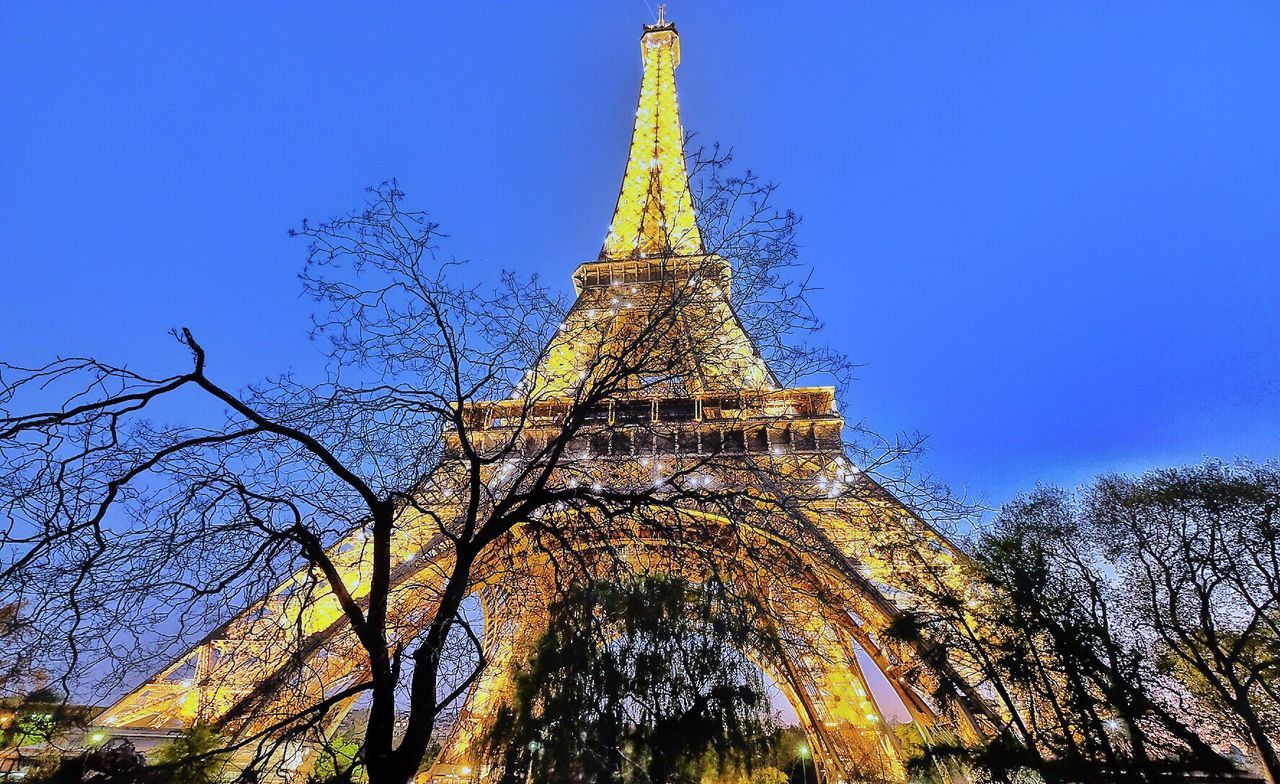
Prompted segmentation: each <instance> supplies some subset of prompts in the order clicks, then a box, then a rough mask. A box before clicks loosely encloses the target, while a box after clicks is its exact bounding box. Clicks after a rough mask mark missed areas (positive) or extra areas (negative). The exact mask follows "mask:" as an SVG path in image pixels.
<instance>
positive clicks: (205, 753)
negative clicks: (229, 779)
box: [152, 724, 228, 784]
mask: <svg viewBox="0 0 1280 784" xmlns="http://www.w3.org/2000/svg"><path fill="white" fill-rule="evenodd" d="M224 746H225V743H224V741H223V740H222V738H220V737H219V736H218V734H217V733H215V732H214V731H213V730H212V729H210V728H209V727H207V726H204V725H202V724H197V725H195V726H194V727H191V728H190V729H189V730H187V731H185V732H183V733H182V734H180V735H179V736H178V737H177V738H175V739H173V740H172V741H170V742H169V743H167V744H165V745H163V746H161V747H160V748H159V749H157V750H156V753H155V756H154V758H153V760H152V762H153V763H154V765H155V768H156V772H157V774H158V776H159V777H160V778H161V779H162V780H163V781H165V782H166V783H167V784H214V782H217V781H220V780H221V778H222V774H223V772H224V771H225V770H226V767H227V761H228V760H227V755H226V753H225V752H224V751H223V749H224Z"/></svg>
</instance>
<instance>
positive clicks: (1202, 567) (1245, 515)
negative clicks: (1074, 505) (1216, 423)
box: [1085, 461, 1280, 784]
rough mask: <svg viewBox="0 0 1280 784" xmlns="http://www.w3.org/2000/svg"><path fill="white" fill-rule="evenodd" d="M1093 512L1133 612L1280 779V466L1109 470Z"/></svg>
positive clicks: (1201, 700)
mask: <svg viewBox="0 0 1280 784" xmlns="http://www.w3.org/2000/svg"><path fill="white" fill-rule="evenodd" d="M1085 512H1086V514H1087V519H1088V521H1089V523H1090V525H1092V526H1093V528H1094V529H1095V530H1096V531H1097V534H1098V537H1099V540H1100V541H1101V542H1103V543H1104V546H1105V550H1106V553H1107V555H1108V556H1109V558H1110V559H1111V561H1112V563H1113V564H1114V565H1115V568H1116V570H1117V573H1118V575H1119V576H1120V578H1121V580H1122V591H1121V593H1120V596H1121V597H1122V598H1123V606H1124V608H1125V610H1126V614H1127V616H1128V618H1130V619H1131V621H1132V623H1134V624H1135V625H1136V626H1137V628H1138V630H1139V631H1140V633H1141V634H1142V636H1143V638H1144V639H1145V640H1146V641H1148V642H1149V644H1150V645H1151V646H1152V648H1153V650H1154V651H1155V653H1156V655H1157V656H1158V657H1159V658H1160V661H1161V663H1162V664H1163V665H1164V666H1165V667H1166V668H1167V669H1168V671H1169V673H1171V674H1172V675H1173V676H1174V677H1176V678H1177V679H1178V680H1179V681H1180V683H1181V684H1182V686H1183V687H1184V689H1185V690H1186V691H1187V692H1189V693H1190V694H1192V695H1194V696H1195V697H1196V698H1197V705H1198V707H1199V708H1200V709H1202V710H1204V711H1205V712H1206V713H1207V715H1208V718H1209V719H1210V720H1211V721H1213V722H1215V723H1217V724H1218V725H1219V726H1222V727H1225V728H1226V729H1227V730H1228V731H1230V732H1232V733H1233V734H1235V735H1236V736H1237V737H1239V738H1241V739H1243V740H1244V741H1245V742H1246V743H1248V744H1249V745H1250V746H1252V747H1253V749H1254V751H1255V754H1256V756H1257V759H1258V762H1259V765H1260V768H1261V770H1262V772H1263V774H1264V776H1265V777H1266V779H1267V781H1269V782H1272V784H1275V782H1280V463H1277V462H1270V463H1263V464H1255V463H1250V462H1246V461H1237V462H1235V463H1231V464H1227V463H1222V462H1217V461H1208V462H1205V463H1203V464H1201V465H1197V466H1188V467H1184V468H1171V469H1165V470H1162V471H1152V472H1150V473H1147V474H1144V475H1142V476H1140V477H1136V478H1133V477H1124V476H1108V477H1103V478H1102V479H1101V480H1099V481H1098V483H1097V484H1096V485H1095V486H1094V487H1093V488H1092V489H1091V490H1090V491H1089V493H1088V495H1087V499H1086V508H1085Z"/></svg>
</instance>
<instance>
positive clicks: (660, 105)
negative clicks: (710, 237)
mask: <svg viewBox="0 0 1280 784" xmlns="http://www.w3.org/2000/svg"><path fill="white" fill-rule="evenodd" d="M640 54H641V56H642V58H643V61H644V78H643V80H642V81H641V84H640V104H639V107H638V108H637V109H636V123H635V129H634V131H633V132H632V134H631V150H630V154H629V155H628V156H627V168H626V173H625V174H624V175H623V178H622V191H621V192H620V193H619V194H618V204H617V206H616V207H615V208H614V213H613V223H611V224H610V225H609V233H608V235H607V236H606V237H605V241H604V248H603V249H601V251H600V257H601V258H602V259H629V258H637V257H639V258H644V257H646V256H656V255H667V254H670V255H676V256H689V255H694V254H698V253H701V252H702V235H701V234H700V233H699V231H698V223H697V218H696V216H695V214H694V208H693V196H692V194H691V193H690V191H689V173H688V171H687V170H686V168H685V162H684V128H683V126H682V125H681V123H680V105H679V102H678V101H677V100H676V66H678V65H679V64H680V36H679V34H678V33H677V32H676V28H675V25H673V24H671V23H670V22H667V21H665V20H662V19H659V21H658V23H657V24H654V25H646V26H645V31H644V35H643V36H641V37H640Z"/></svg>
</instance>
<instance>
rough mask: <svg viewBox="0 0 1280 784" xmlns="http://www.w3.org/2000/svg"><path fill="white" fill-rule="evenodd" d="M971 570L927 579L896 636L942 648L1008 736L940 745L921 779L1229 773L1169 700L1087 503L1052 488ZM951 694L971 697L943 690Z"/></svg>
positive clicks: (921, 766)
mask: <svg viewBox="0 0 1280 784" xmlns="http://www.w3.org/2000/svg"><path fill="white" fill-rule="evenodd" d="M970 555H971V559H970V560H969V562H968V563H967V564H966V568H967V570H968V573H969V581H968V582H967V583H965V584H963V585H956V584H954V583H948V582H945V581H942V580H935V579H931V577H932V575H930V574H929V573H927V572H922V573H921V574H920V576H919V579H918V580H917V589H918V592H919V594H920V595H922V596H923V597H925V598H926V601H924V602H922V603H921V604H920V606H919V607H918V608H917V610H916V611H915V612H913V613H911V614H910V615H907V616H904V617H903V618H902V619H900V623H899V624H898V626H897V628H896V629H895V630H894V633H895V634H897V635H898V636H900V637H903V638H915V639H919V636H920V635H921V634H922V633H925V632H927V633H928V634H929V635H930V636H931V637H932V638H934V639H939V640H943V641H944V642H945V643H946V650H944V651H940V653H939V655H946V656H950V657H953V658H956V659H960V660H963V661H965V662H966V663H967V664H968V665H969V666H972V667H974V668H975V669H976V671H977V672H978V673H980V675H981V679H982V684H983V687H984V688H986V689H988V690H989V691H990V693H992V694H994V695H996V696H997V697H998V704H999V706H1000V708H1001V717H1002V719H1003V723H1001V724H998V725H997V727H996V733H995V735H994V737H993V738H992V739H991V740H990V741H989V742H988V743H986V744H985V745H981V746H979V747H977V748H974V747H966V746H964V745H963V744H959V743H957V742H955V740H954V739H941V740H938V741H935V742H931V743H928V744H924V745H922V746H921V747H919V748H918V749H917V755H916V760H915V762H914V764H913V765H912V770H913V772H915V773H917V774H920V775H926V774H928V775H932V774H933V773H935V772H937V771H939V770H940V769H941V770H946V769H947V766H948V765H949V764H952V762H951V761H954V760H957V759H959V760H963V761H964V762H965V763H967V764H970V765H974V766H976V767H979V768H981V769H983V770H985V771H986V773H987V774H988V775H990V776H991V777H993V778H995V779H996V780H1002V781H1012V780H1015V779H1016V778H1018V777H1019V776H1020V775H1022V774H1023V773H1024V772H1026V771H1035V772H1036V773H1038V774H1039V775H1040V776H1041V777H1043V778H1044V779H1045V780H1048V781H1062V782H1069V781H1117V782H1119V781H1130V782H1144V781H1154V780H1162V781H1163V780H1168V777H1169V776H1171V775H1174V774H1179V773H1191V772H1193V771H1211V772H1214V773H1219V774H1221V773H1225V772H1229V771H1230V770H1231V767H1230V765H1229V764H1228V763H1227V762H1226V761H1225V760H1224V759H1223V758H1221V757H1220V756H1219V755H1218V754H1217V753H1216V752H1215V751H1214V750H1213V749H1212V748H1211V746H1210V745H1209V744H1208V743H1207V742H1206V741H1205V740H1203V739H1202V738H1201V737H1200V735H1199V734H1198V733H1197V732H1196V731H1195V730H1194V729H1193V727H1191V726H1190V725H1189V719H1188V717H1187V716H1186V715H1185V714H1183V713H1182V712H1180V711H1178V710H1177V709H1176V708H1175V706H1173V705H1171V704H1170V703H1169V702H1168V701H1167V700H1166V699H1164V695H1165V694H1166V693H1167V689H1166V682H1165V680H1164V679H1163V677H1162V675H1161V673H1160V671H1159V670H1158V668H1157V666H1156V661H1155V657H1154V656H1153V655H1152V653H1151V651H1150V649H1149V648H1148V646H1146V645H1145V644H1144V641H1143V640H1142V639H1140V638H1139V637H1137V636H1135V635H1134V634H1133V633H1132V622H1131V620H1130V619H1129V618H1128V617H1127V616H1126V614H1125V613H1124V612H1123V610H1122V606H1123V601H1122V597H1121V594H1120V588H1121V586H1119V585H1117V582H1116V579H1115V574H1116V573H1115V563H1114V561H1113V560H1110V559H1109V558H1108V552H1107V548H1106V547H1105V546H1104V543H1103V542H1102V540H1101V539H1100V538H1099V535H1098V531H1097V530H1096V528H1095V527H1094V526H1093V525H1092V523H1091V520H1090V519H1089V517H1088V515H1087V514H1086V513H1085V508H1084V507H1083V506H1082V504H1081V502H1080V501H1079V499H1078V498H1077V497H1076V496H1073V495H1072V494H1069V493H1066V492H1063V491H1061V490H1056V489H1051V488H1048V489H1041V490H1039V491H1037V492H1035V493H1032V494H1030V495H1028V496H1025V497H1022V498H1019V499H1017V500H1015V501H1014V502H1011V503H1009V504H1007V505H1006V506H1005V507H1004V508H1003V509H1002V510H1001V511H1000V514H999V516H998V517H997V519H996V521H995V524H994V525H993V526H992V527H991V528H989V529H988V530H986V531H984V532H983V533H982V535H981V536H980V537H979V538H978V539H977V541H976V542H975V544H974V547H973V548H972V550H971V553H970ZM942 688H943V689H947V688H960V684H945V683H944V684H942Z"/></svg>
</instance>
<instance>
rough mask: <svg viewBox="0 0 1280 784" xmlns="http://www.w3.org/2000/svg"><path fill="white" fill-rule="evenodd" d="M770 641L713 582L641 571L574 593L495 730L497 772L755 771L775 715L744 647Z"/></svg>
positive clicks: (630, 774) (592, 776)
mask: <svg viewBox="0 0 1280 784" xmlns="http://www.w3.org/2000/svg"><path fill="white" fill-rule="evenodd" d="M774 639H775V638H774V637H773V636H772V635H771V633H770V632H769V631H768V629H767V627H763V626H762V622H761V617H760V615H759V613H758V612H757V608H755V607H753V606H752V605H751V604H749V603H747V602H744V601H742V600H740V599H737V598H735V597H734V596H732V595H731V594H730V592H729V591H728V589H727V588H726V587H725V586H724V585H723V584H721V583H719V582H717V581H711V582H708V583H705V584H701V585H696V586H695V585H692V584H690V583H689V582H687V581H686V580H684V579H680V578H676V577H667V576H658V575H643V576H639V577H636V578H631V579H628V580H625V581H622V582H613V583H597V584H595V585H591V586H586V587H580V588H577V589H575V590H572V591H570V592H569V593H567V594H566V595H565V596H564V597H563V599H562V600H560V601H559V602H558V603H557V604H556V605H555V606H554V607H553V608H552V612H551V624H550V627H549V628H548V630H547V632H546V633H545V635H544V636H543V637H542V638H541V639H540V640H539V642H538V643H537V646H536V648H535V650H534V652H533V655H532V657H531V659H530V662H529V665H528V667H527V668H526V669H525V670H524V671H523V672H522V673H521V674H520V676H519V677H518V678H517V683H516V688H515V696H514V698H513V700H512V702H511V704H510V705H509V706H507V707H506V708H504V710H503V711H502V712H501V713H500V715H499V718H498V721H497V723H496V725H495V727H494V728H493V731H492V733H491V745H492V746H493V748H494V749H495V751H496V752H497V756H499V757H501V758H502V759H503V760H504V762H505V765H504V776H503V779H502V780H503V781H505V782H517V781H522V780H526V779H527V780H529V781H538V782H551V781H571V780H577V779H578V778H579V777H585V778H583V780H593V781H622V782H633V781H635V782H638V781H645V782H655V783H657V782H696V781H702V780H711V781H715V780H718V779H717V777H731V778H730V780H734V778H732V777H736V778H741V777H742V776H743V775H744V774H745V775H748V776H749V775H750V774H751V773H752V771H753V770H754V769H755V768H756V766H757V762H758V761H759V760H760V758H761V757H762V755H765V754H768V753H769V752H770V750H771V742H772V740H773V730H774V719H773V717H772V714H771V712H770V706H769V702H768V696H767V694H766V691H765V688H764V685H763V681H762V678H761V676H760V674H759V671H758V670H757V669H756V668H755V666H754V665H753V664H752V663H751V662H750V660H748V659H747V657H746V655H745V654H744V653H742V651H751V652H752V653H753V654H754V655H763V656H773V655H775V650H774V645H775V643H774Z"/></svg>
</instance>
